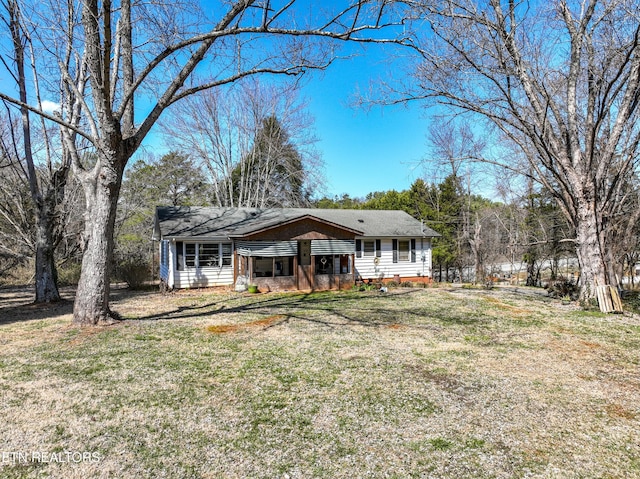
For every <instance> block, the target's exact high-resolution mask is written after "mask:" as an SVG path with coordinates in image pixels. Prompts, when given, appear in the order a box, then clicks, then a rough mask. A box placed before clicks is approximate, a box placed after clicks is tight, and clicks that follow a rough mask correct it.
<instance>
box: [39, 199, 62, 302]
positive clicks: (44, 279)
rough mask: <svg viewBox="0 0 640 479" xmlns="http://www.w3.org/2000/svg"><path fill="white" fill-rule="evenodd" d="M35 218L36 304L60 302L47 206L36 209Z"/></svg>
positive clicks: (51, 225) (52, 233)
mask: <svg viewBox="0 0 640 479" xmlns="http://www.w3.org/2000/svg"><path fill="white" fill-rule="evenodd" d="M36 211H37V213H36V215H37V217H36V237H35V245H36V271H35V283H36V300H35V301H36V303H51V302H55V301H60V299H61V298H60V292H59V291H58V278H57V273H56V263H55V257H54V251H55V241H54V239H53V236H54V228H55V224H54V221H52V218H51V214H50V210H49V205H48V204H46V202H44V204H43V205H42V206H40V207H38V208H37V210H36Z"/></svg>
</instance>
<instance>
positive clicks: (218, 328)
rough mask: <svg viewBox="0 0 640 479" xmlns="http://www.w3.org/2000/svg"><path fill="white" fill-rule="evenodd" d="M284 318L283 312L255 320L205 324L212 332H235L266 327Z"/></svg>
mask: <svg viewBox="0 0 640 479" xmlns="http://www.w3.org/2000/svg"><path fill="white" fill-rule="evenodd" d="M285 319H286V316H284V315H283V314H274V315H273V316H269V317H268V318H264V319H258V320H256V321H251V322H249V323H242V324H216V325H213V326H207V331H209V332H210V333H214V334H223V333H235V332H238V331H247V330H251V329H254V328H262V329H267V328H269V327H271V326H274V325H275V324H277V323H280V322H282V321H283V320H285Z"/></svg>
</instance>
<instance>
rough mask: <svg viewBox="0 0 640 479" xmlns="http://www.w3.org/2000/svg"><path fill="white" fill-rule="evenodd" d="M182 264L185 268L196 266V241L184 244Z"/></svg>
mask: <svg viewBox="0 0 640 479" xmlns="http://www.w3.org/2000/svg"><path fill="white" fill-rule="evenodd" d="M184 264H185V265H186V266H187V268H195V267H196V243H185V244H184Z"/></svg>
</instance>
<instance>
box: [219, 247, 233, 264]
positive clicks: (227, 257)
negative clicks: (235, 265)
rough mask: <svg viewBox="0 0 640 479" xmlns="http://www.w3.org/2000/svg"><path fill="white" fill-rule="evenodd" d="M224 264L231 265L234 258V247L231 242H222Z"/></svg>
mask: <svg viewBox="0 0 640 479" xmlns="http://www.w3.org/2000/svg"><path fill="white" fill-rule="evenodd" d="M221 248H222V266H231V258H233V248H232V247H231V243H222V245H221Z"/></svg>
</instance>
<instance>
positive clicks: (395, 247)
mask: <svg viewBox="0 0 640 479" xmlns="http://www.w3.org/2000/svg"><path fill="white" fill-rule="evenodd" d="M393 262H394V263H397V262H398V240H397V239H394V240H393Z"/></svg>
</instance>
